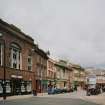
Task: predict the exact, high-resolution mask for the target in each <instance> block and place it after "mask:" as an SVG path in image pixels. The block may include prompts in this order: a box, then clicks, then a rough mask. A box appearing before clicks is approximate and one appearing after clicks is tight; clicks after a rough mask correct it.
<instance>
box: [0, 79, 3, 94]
mask: <svg viewBox="0 0 105 105" xmlns="http://www.w3.org/2000/svg"><path fill="white" fill-rule="evenodd" d="M2 93H3V88H2V81H1V80H0V94H2Z"/></svg>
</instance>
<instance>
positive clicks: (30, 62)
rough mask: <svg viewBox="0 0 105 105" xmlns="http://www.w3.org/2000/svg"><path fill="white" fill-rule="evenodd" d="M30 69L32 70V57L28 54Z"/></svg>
mask: <svg viewBox="0 0 105 105" xmlns="http://www.w3.org/2000/svg"><path fill="white" fill-rule="evenodd" d="M28 70H32V57H31V56H28Z"/></svg>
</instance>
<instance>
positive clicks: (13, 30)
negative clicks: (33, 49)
mask: <svg viewBox="0 0 105 105" xmlns="http://www.w3.org/2000/svg"><path fill="white" fill-rule="evenodd" d="M0 28H1V29H3V30H5V32H8V33H11V34H12V35H15V36H17V37H19V38H22V39H23V40H26V41H28V42H29V43H34V39H33V38H32V37H30V36H28V35H26V34H25V33H24V32H22V31H21V30H20V29H19V28H18V27H16V26H15V25H13V24H8V23H7V22H5V21H3V20H2V19H0Z"/></svg>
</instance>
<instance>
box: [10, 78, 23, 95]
mask: <svg viewBox="0 0 105 105" xmlns="http://www.w3.org/2000/svg"><path fill="white" fill-rule="evenodd" d="M11 85H12V86H11V92H12V95H20V94H21V79H17V78H16V79H14V78H13V79H12V80H11Z"/></svg>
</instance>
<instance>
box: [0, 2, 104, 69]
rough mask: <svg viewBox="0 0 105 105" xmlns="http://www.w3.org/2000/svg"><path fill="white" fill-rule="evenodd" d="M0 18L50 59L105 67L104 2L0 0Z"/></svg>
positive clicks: (86, 65) (85, 65)
mask: <svg viewBox="0 0 105 105" xmlns="http://www.w3.org/2000/svg"><path fill="white" fill-rule="evenodd" d="M0 18H1V19H3V20H5V21H6V22H8V23H10V24H14V25H16V26H17V27H19V28H20V29H21V30H22V31H23V32H25V33H26V34H28V35H30V36H32V37H33V38H34V40H35V43H38V45H39V47H40V48H42V49H44V50H45V51H47V50H50V54H51V55H50V56H51V57H52V58H57V59H65V60H69V61H70V62H71V63H76V64H80V65H82V66H83V67H96V68H104V67H105V0H0Z"/></svg>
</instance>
